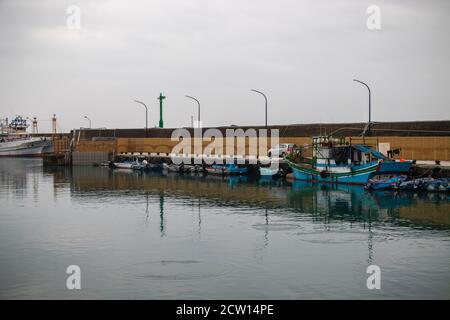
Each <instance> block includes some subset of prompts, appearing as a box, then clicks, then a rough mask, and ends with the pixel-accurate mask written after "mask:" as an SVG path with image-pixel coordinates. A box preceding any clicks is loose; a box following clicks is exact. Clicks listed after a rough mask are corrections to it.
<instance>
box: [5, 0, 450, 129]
mask: <svg viewBox="0 0 450 320" xmlns="http://www.w3.org/2000/svg"><path fill="white" fill-rule="evenodd" d="M72 4H74V5H77V6H78V7H79V8H80V9H81V29H80V30H71V29H69V28H67V26H66V21H67V18H68V17H69V14H67V12H66V10H67V7H68V6H69V5H72ZM371 4H375V5H378V6H379V7H380V8H381V30H369V29H368V28H367V26H366V20H367V18H368V16H369V15H368V14H367V13H366V10H367V7H368V6H369V5H371ZM449 13H450V1H447V0H442V1H437V0H436V1H413V0H411V1H406V0H404V1H394V0H390V1H381V0H370V1H365V0H341V1H336V0H326V1H325V0H322V1H319V0H281V1H280V0H276V1H275V0H178V1H175V0H151V1H119V0H111V1H108V0H104V1H81V0H78V1H77V0H72V1H61V0H60V1H57V0H53V1H50V0H47V1H25V0H0V43H1V44H0V45H1V47H0V48H1V49H0V117H2V118H4V117H10V118H11V117H12V116H14V115H16V114H20V115H23V116H29V117H32V116H37V117H38V119H40V120H41V122H40V123H39V126H40V128H41V129H43V130H49V129H50V122H49V121H48V120H49V119H50V118H51V115H52V114H53V113H56V115H57V117H58V124H59V128H60V129H61V130H65V131H67V130H70V129H72V128H75V127H80V126H87V125H88V123H87V120H86V119H84V118H83V116H85V115H87V116H89V117H90V118H91V119H92V126H93V127H109V128H133V127H144V125H145V110H144V108H143V107H142V106H140V105H138V104H136V103H135V102H133V99H139V100H142V101H144V102H146V103H147V104H148V106H149V108H150V112H149V124H150V126H154V125H156V124H157V122H158V118H159V106H158V100H157V97H158V95H159V93H160V92H163V94H164V95H165V96H166V97H167V99H166V100H165V105H164V121H165V126H166V127H177V126H189V125H190V118H191V115H194V116H195V117H197V113H196V112H197V111H196V105H195V102H194V101H191V100H188V99H187V98H185V97H184V96H185V95H186V94H189V95H192V96H195V97H197V98H198V99H199V100H200V102H201V105H202V121H203V125H204V126H219V125H230V124H236V125H260V124H263V123H264V100H263V98H262V96H259V95H258V94H256V93H253V92H250V89H251V88H255V89H258V90H261V91H263V92H265V93H266V94H267V96H268V100H269V124H292V123H310V122H345V121H366V120H367V116H368V111H367V90H366V89H365V88H364V87H362V86H361V85H359V84H357V83H355V82H353V81H352V79H353V78H358V79H361V80H364V81H366V82H367V83H368V84H369V85H370V86H371V88H372V91H373V96H372V98H373V99H372V107H373V112H372V118H373V120H374V121H389V120H400V121H401V120H434V119H435V120H442V119H447V120H448V119H450V106H449V101H450V88H449V80H448V79H449V76H450V63H449V57H450V44H449V41H450V40H449V38H450V37H449V36H450V35H449V30H450V27H449V24H450V23H449V21H450V19H449Z"/></svg>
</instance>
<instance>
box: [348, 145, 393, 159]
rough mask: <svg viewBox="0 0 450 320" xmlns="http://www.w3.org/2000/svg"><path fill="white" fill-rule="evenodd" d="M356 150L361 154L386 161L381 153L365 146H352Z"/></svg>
mask: <svg viewBox="0 0 450 320" xmlns="http://www.w3.org/2000/svg"><path fill="white" fill-rule="evenodd" d="M354 147H355V149H356V150H359V151H361V152H364V153H370V154H371V155H372V156H374V157H375V158H377V159H383V160H385V159H387V158H386V157H385V156H384V155H383V154H382V153H381V152H379V151H376V150H373V149H372V148H370V147H369V146H367V145H365V144H356V145H354Z"/></svg>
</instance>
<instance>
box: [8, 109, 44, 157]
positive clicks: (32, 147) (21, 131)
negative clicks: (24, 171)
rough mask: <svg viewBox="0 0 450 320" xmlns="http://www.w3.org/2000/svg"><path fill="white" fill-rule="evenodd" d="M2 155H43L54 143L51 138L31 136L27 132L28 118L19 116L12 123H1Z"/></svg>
mask: <svg viewBox="0 0 450 320" xmlns="http://www.w3.org/2000/svg"><path fill="white" fill-rule="evenodd" d="M1 124H2V125H1V130H0V156H8V157H24V156H37V157H38V156H42V155H43V154H44V152H45V150H49V148H50V147H51V145H52V141H51V139H50V138H45V137H31V136H29V135H28V134H27V132H26V128H27V127H28V125H27V123H26V120H25V119H23V118H22V117H20V116H17V117H16V118H15V119H14V120H12V121H11V123H10V124H8V123H7V121H6V122H3V121H2V123H1Z"/></svg>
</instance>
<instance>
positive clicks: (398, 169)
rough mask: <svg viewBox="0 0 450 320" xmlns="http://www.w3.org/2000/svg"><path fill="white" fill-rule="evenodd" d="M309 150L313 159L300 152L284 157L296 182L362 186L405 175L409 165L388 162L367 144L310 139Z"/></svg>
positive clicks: (388, 160) (322, 138) (329, 139)
mask: <svg viewBox="0 0 450 320" xmlns="http://www.w3.org/2000/svg"><path fill="white" fill-rule="evenodd" d="M312 150H313V154H312V158H304V157H302V152H301V149H299V150H298V151H297V152H293V153H291V154H290V155H289V156H288V157H285V158H284V159H285V160H286V162H287V163H288V165H289V166H290V167H291V168H292V171H293V175H294V178H295V179H298V180H306V181H317V182H328V183H345V184H359V185H365V184H367V183H368V182H369V180H370V179H372V180H386V179H390V178H393V177H395V176H398V175H406V174H407V173H408V172H409V170H410V168H411V165H412V162H411V161H403V162H399V161H395V160H391V159H388V158H387V157H386V156H384V155H383V154H382V153H381V152H379V151H377V150H374V149H372V148H370V147H369V146H368V145H365V144H355V145H350V144H348V143H345V141H343V140H342V139H335V138H332V137H328V136H325V137H323V136H320V137H313V143H312Z"/></svg>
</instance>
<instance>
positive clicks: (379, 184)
mask: <svg viewBox="0 0 450 320" xmlns="http://www.w3.org/2000/svg"><path fill="white" fill-rule="evenodd" d="M407 179H408V177H407V176H395V177H393V178H389V179H386V180H372V179H370V180H369V182H368V183H367V184H366V185H365V186H364V188H365V189H366V190H385V189H397V188H398V187H399V186H400V184H401V183H402V182H405V181H406V180H407Z"/></svg>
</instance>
